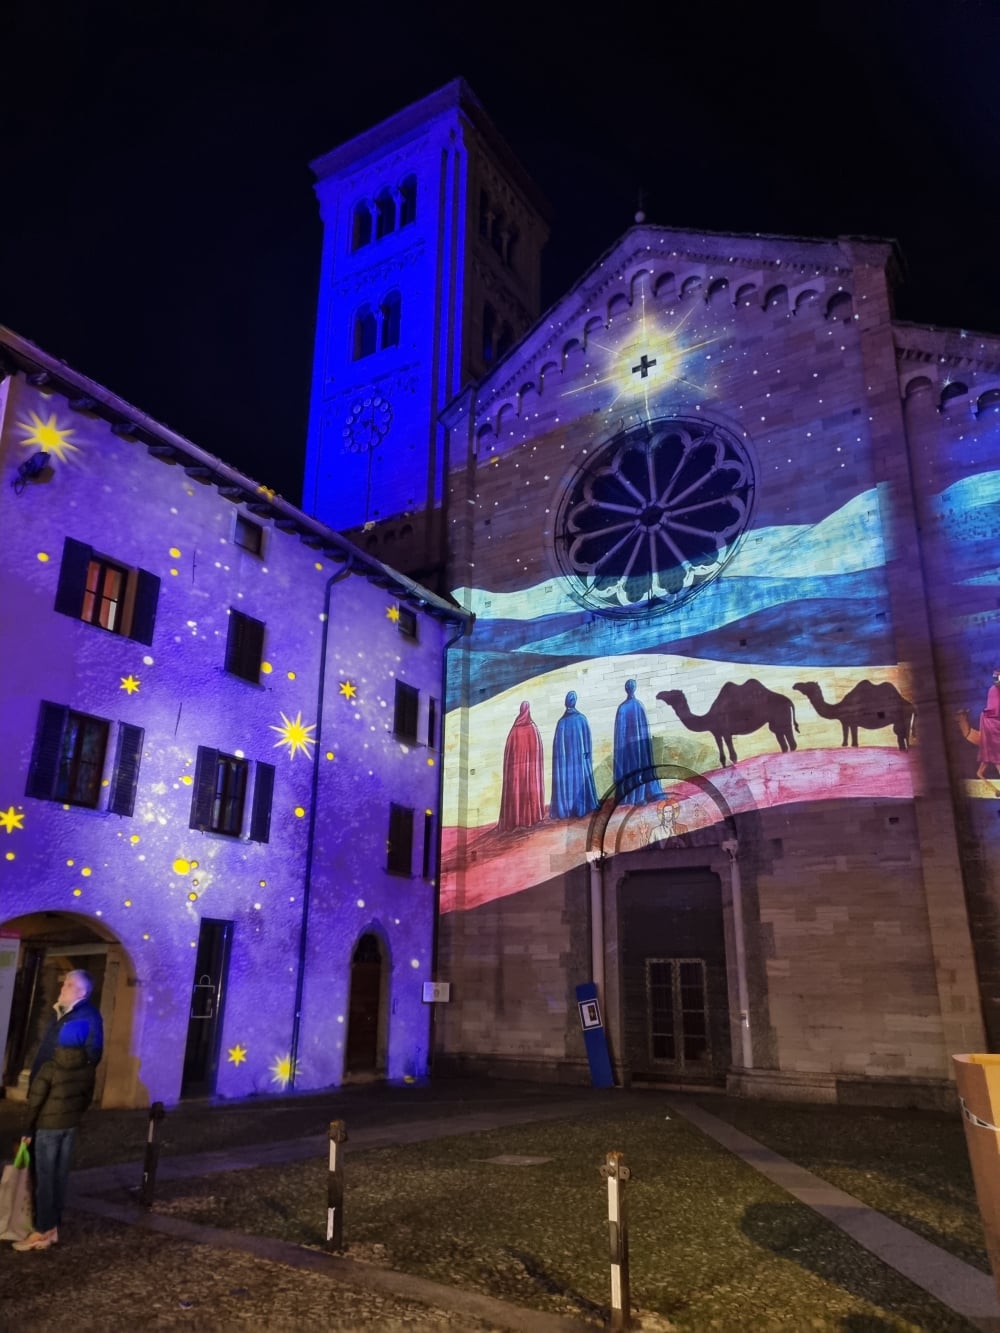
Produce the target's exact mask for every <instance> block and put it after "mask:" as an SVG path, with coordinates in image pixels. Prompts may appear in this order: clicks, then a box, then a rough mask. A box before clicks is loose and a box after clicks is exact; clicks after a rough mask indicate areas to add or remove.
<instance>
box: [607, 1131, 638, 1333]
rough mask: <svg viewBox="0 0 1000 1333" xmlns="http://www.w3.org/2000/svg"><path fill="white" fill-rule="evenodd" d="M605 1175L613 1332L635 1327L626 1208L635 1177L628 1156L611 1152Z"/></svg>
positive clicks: (611, 1325)
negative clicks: (630, 1182) (629, 1182)
mask: <svg viewBox="0 0 1000 1333" xmlns="http://www.w3.org/2000/svg"><path fill="white" fill-rule="evenodd" d="M600 1171H601V1175H602V1176H604V1177H605V1178H606V1180H607V1182H608V1241H609V1243H610V1247H611V1324H610V1327H611V1328H612V1329H624V1328H631V1327H632V1315H631V1310H630V1308H629V1306H630V1301H629V1282H628V1217H627V1214H626V1209H625V1182H626V1180H630V1179H631V1176H632V1172H631V1170H630V1169H629V1168H628V1167H627V1166H626V1165H625V1159H624V1154H623V1153H620V1152H609V1153H608V1155H607V1159H606V1161H605V1164H604V1166H602V1167H601V1168H600Z"/></svg>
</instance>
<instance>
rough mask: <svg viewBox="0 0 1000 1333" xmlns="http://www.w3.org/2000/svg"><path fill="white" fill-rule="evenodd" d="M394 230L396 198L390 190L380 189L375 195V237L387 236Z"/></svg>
mask: <svg viewBox="0 0 1000 1333" xmlns="http://www.w3.org/2000/svg"><path fill="white" fill-rule="evenodd" d="M395 230H396V200H395V199H394V198H393V194H392V191H391V190H380V191H379V192H378V194H377V195H376V196H375V239H376V240H379V239H380V237H382V236H388V235H389V233H390V232H391V231H395Z"/></svg>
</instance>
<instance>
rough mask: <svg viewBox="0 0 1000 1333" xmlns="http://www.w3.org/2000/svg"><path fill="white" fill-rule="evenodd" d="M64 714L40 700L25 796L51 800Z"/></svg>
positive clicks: (56, 775) (54, 785)
mask: <svg viewBox="0 0 1000 1333" xmlns="http://www.w3.org/2000/svg"><path fill="white" fill-rule="evenodd" d="M67 540H68V539H67ZM76 545H79V542H77V543H76ZM68 715H69V709H68V708H65V707H63V705H62V704H50V703H46V702H45V700H43V701H42V703H41V706H40V707H39V710H38V727H37V729H36V731H35V748H34V750H33V752H32V755H31V767H30V768H29V769H28V782H27V786H26V787H25V795H26V796H37V797H38V798H39V799H40V800H43V801H49V800H51V799H52V793H53V792H54V791H55V787H56V778H57V777H58V774H59V755H60V750H61V748H62V738H63V732H64V731H65V729H66V718H67V717H68Z"/></svg>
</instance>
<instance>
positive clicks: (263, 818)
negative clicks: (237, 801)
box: [250, 764, 274, 842]
mask: <svg viewBox="0 0 1000 1333" xmlns="http://www.w3.org/2000/svg"><path fill="white" fill-rule="evenodd" d="M273 796H274V765H273V764H257V765H256V772H255V774H254V783H253V809H252V811H251V812H250V840H251V842H267V841H268V839H269V838H270V836H271V801H272V798H273Z"/></svg>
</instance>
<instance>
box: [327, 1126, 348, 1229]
mask: <svg viewBox="0 0 1000 1333" xmlns="http://www.w3.org/2000/svg"><path fill="white" fill-rule="evenodd" d="M346 1142H347V1126H346V1125H345V1124H344V1122H343V1120H331V1121H330V1171H329V1174H328V1175H327V1184H326V1244H327V1248H328V1249H330V1250H342V1249H343V1248H344V1164H343V1153H341V1152H338V1151H337V1149H338V1147H339V1145H340V1144H341V1143H346Z"/></svg>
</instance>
